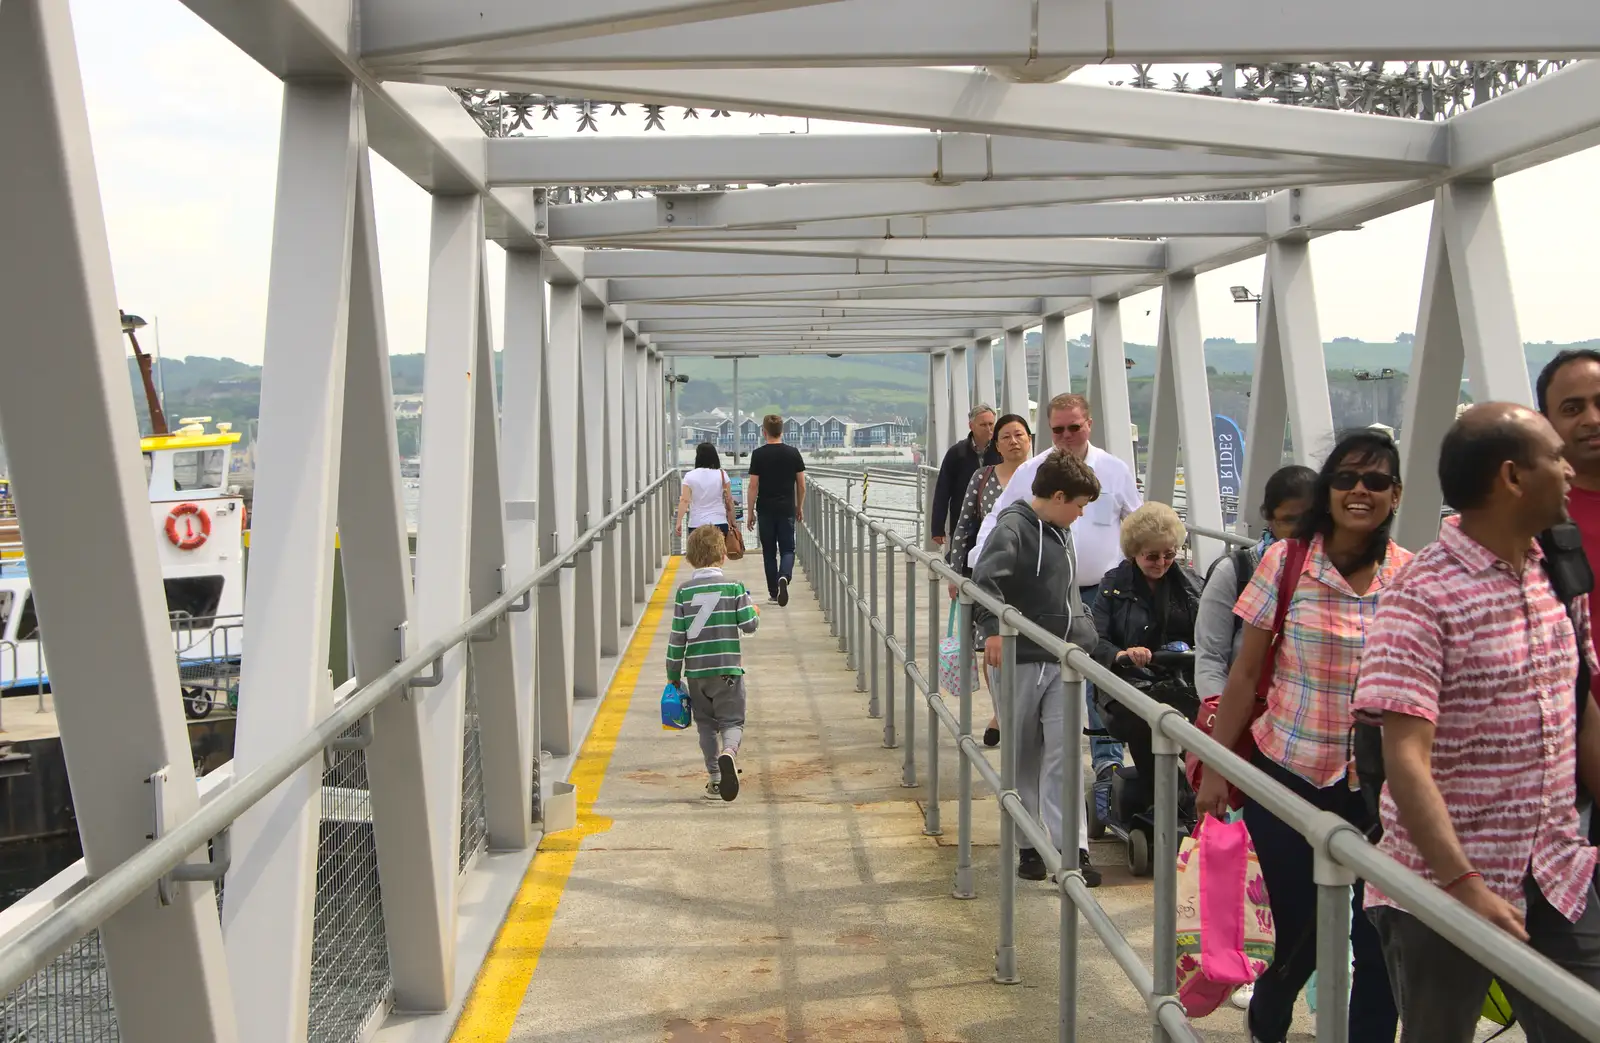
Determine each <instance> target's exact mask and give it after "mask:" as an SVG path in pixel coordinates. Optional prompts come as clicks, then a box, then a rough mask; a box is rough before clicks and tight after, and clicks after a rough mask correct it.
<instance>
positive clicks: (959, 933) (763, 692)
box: [454, 555, 1311, 1043]
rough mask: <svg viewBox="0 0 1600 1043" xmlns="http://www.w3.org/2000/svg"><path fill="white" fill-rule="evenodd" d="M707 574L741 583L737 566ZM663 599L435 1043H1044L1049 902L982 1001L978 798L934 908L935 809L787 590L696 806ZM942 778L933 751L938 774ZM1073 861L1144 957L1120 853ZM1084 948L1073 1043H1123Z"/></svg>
mask: <svg viewBox="0 0 1600 1043" xmlns="http://www.w3.org/2000/svg"><path fill="white" fill-rule="evenodd" d="M682 567H683V568H687V564H686V563H682ZM670 568H671V567H670V566H669V572H670ZM729 571H730V572H731V573H732V574H733V575H735V576H738V577H739V578H740V579H742V580H744V581H745V583H746V584H747V585H753V586H755V587H756V588H757V589H759V587H760V586H761V580H760V574H761V562H760V558H759V556H758V555H753V556H751V557H747V558H745V559H744V560H743V561H741V562H737V563H730V566H729ZM680 575H681V574H680ZM667 579H668V582H667V583H664V584H663V585H662V587H661V588H659V589H658V593H657V595H656V597H655V598H654V599H653V600H652V604H651V611H650V612H649V613H647V615H646V616H645V618H644V620H643V625H642V626H641V627H640V629H639V630H638V631H637V632H636V634H635V637H634V641H633V644H632V646H631V647H630V648H629V649H628V652H627V656H626V658H625V659H624V662H623V666H622V668H621V670H620V671H619V672H618V676H617V679H616V681H614V682H613V685H612V688H611V691H610V692H609V693H608V695H607V701H606V704H605V705H604V706H602V708H601V711H600V714H599V716H598V717H597V718H596V721H595V725H594V729H593V730H592V731H591V733H590V737H589V739H588V741H587V743H586V744H585V746H584V748H583V750H582V752H581V753H580V755H579V759H578V762H577V765H576V766H575V769H574V773H573V778H574V780H575V781H576V782H577V783H578V785H579V799H580V804H579V812H580V818H579V823H578V828H577V829H576V830H574V831H570V832H567V833H562V834H553V835H551V836H550V837H548V838H547V839H546V840H545V842H544V845H543V847H542V848H541V851H540V853H539V854H538V856H536V857H535V859H534V862H533V865H532V868H531V870H530V872H529V874H528V877H527V880H526V881H525V883H524V884H523V887H522V892H521V894H520V895H519V896H518V900H517V904H516V905H515V906H514V907H513V909H512V910H511V912H510V913H509V915H508V917H507V922H506V926H505V927H504V928H503V929H502V933H501V936H500V938H499V940H498V941H497V943H496V947H495V949H494V951H493V954H492V955H491V956H490V958H489V960H488V961H487V962H486V963H485V967H484V971H483V974H482V975H481V976H480V979H479V981H478V983H477V985H476V986H475V989H474V992H473V995H472V998H471V999H470V1000H469V1001H468V1006H467V1009H466V1012H465V1013H464V1014H463V1016H462V1019H461V1021H460V1023H459V1025H458V1027H457V1030H456V1034H455V1037H454V1038H455V1040H456V1041H457V1043H501V1041H504V1040H515V1041H527V1043H531V1041H534V1040H537V1041H539V1043H587V1041H592V1040H609V1041H615V1043H712V1041H715V1043H822V1041H830V1043H833V1041H837V1043H958V1041H962V1043H964V1041H978V1040H982V1041H1000V1040H1046V1039H1054V1038H1055V1036H1056V1004H1055V978H1056V952H1057V948H1056V923H1057V914H1056V898H1055V896H1054V891H1053V889H1052V888H1051V887H1050V886H1049V885H1046V884H1027V883H1024V884H1022V885H1021V887H1020V888H1019V908H1018V916H1017V930H1018V950H1019V951H1018V963H1019V966H1020V968H1021V972H1022V978H1023V984H1022V985H1021V986H1020V987H1003V986H999V985H996V984H994V982H993V981H992V979H991V975H992V972H993V969H994V960H993V950H994V934H995V894H996V887H995V873H996V868H997V867H996V865H995V854H996V833H997V830H998V823H999V818H998V815H997V814H996V811H995V804H994V801H993V800H992V799H984V800H982V801H981V802H980V803H979V804H978V807H977V809H976V814H975V821H974V844H975V847H977V849H978V850H977V851H976V852H975V859H974V861H975V863H976V870H977V890H978V897H977V899H976V900H974V901H966V902H963V901H956V900H955V899H952V898H950V897H949V894H950V883H951V872H952V869H953V867H954V865H955V852H954V843H955V827H954V823H955V820H956V815H955V808H954V802H953V801H951V802H950V803H949V804H948V805H947V814H945V815H944V821H945V822H946V823H947V824H948V833H949V835H948V836H947V837H937V838H935V837H925V836H923V835H922V823H923V818H922V810H921V799H922V797H923V795H924V794H925V793H926V789H925V787H919V788H917V789H903V788H902V787H901V785H900V768H899V755H898V754H897V753H895V752H891V751H889V750H885V749H884V748H883V743H882V734H883V732H882V725H881V722H879V721H875V720H870V719H868V717H867V715H866V698H867V697H866V696H865V695H864V694H862V693H859V692H857V691H856V690H855V672H854V670H852V669H847V668H846V666H845V657H844V656H843V655H842V654H840V653H839V652H838V651H837V650H836V649H837V645H836V642H835V639H834V638H832V637H830V636H829V633H828V625H827V623H826V622H825V621H824V618H823V616H822V613H821V612H820V611H818V608H817V603H816V601H815V599H814V596H813V593H812V589H811V587H810V586H809V585H808V584H807V583H806V581H805V579H804V578H803V577H797V578H796V582H795V587H794V596H793V600H792V601H791V602H790V604H789V606H788V608H787V609H779V608H777V607H776V606H773V605H764V606H762V608H763V612H762V620H761V630H760V631H759V632H758V633H757V634H756V635H755V636H754V637H750V638H747V639H746V640H745V643H744V649H745V658H746V666H747V669H748V671H749V688H750V708H749V716H748V729H749V730H748V731H747V733H746V738H745V743H744V749H743V756H742V757H741V759H740V760H741V768H742V772H743V778H742V782H743V789H742V791H741V794H740V796H739V799H738V800H737V801H735V802H734V803H733V804H731V805H724V804H720V803H715V804H713V803H708V802H707V801H705V800H704V799H703V798H702V797H701V795H700V790H701V787H702V784H703V781H704V769H703V767H702V766H701V764H700V760H699V748H698V746H697V745H696V743H695V740H694V734H693V732H692V731H691V732H686V733H667V732H664V731H663V730H662V729H661V725H660V718H659V714H658V709H657V700H658V698H659V696H660V693H661V684H662V666H661V664H662V663H663V661H664V659H665V655H666V624H665V622H664V621H662V620H661V617H660V616H659V615H658V613H657V611H656V609H657V607H658V606H663V605H665V603H666V597H667V595H666V593H665V591H666V590H668V589H669V588H670V586H671V585H673V584H675V582H676V578H675V577H674V576H673V575H670V574H669V575H668V576H667ZM977 706H986V703H985V702H984V697H983V696H982V695H980V696H979V698H978V702H977V703H976V704H975V707H977ZM974 712H975V715H977V714H978V712H979V711H978V710H977V709H976V708H975V711H974ZM919 724H920V721H919ZM916 734H917V737H918V741H919V756H920V753H921V748H920V743H921V741H922V737H923V730H922V728H921V727H919V728H918V729H917V731H916ZM955 758H956V751H955V749H954V746H953V745H950V744H947V747H946V749H945V753H944V764H945V767H946V772H947V778H949V777H950V774H951V773H953V768H952V767H951V766H952V765H954V763H955ZM996 762H997V763H998V756H996ZM946 785H947V786H948V785H949V783H948V782H947V783H946ZM1095 848H1096V850H1095V852H1094V859H1095V861H1096V862H1097V863H1101V864H1103V865H1104V866H1105V868H1106V873H1105V884H1104V886H1103V887H1102V888H1100V890H1099V892H1098V897H1100V898H1101V900H1102V901H1103V902H1104V903H1105V905H1106V907H1107V909H1108V911H1110V912H1111V913H1112V915H1113V916H1114V917H1115V919H1116V921H1117V923H1118V924H1119V926H1120V927H1121V928H1122V929H1123V930H1124V931H1125V932H1127V933H1128V934H1129V936H1130V938H1131V939H1132V940H1133V941H1134V943H1135V944H1136V945H1139V946H1141V947H1142V948H1143V949H1144V951H1145V955H1146V958H1147V959H1148V956H1149V948H1148V947H1149V944H1150V927H1151V912H1152V893H1151V887H1150V881H1149V880H1148V879H1143V880H1135V879H1134V878H1132V877H1131V876H1130V875H1129V874H1128V872H1127V869H1126V868H1125V866H1124V865H1123V853H1122V847H1121V845H1120V844H1118V843H1105V844H1096V845H1095ZM1083 952H1084V963H1083V964H1082V967H1083V970H1082V974H1081V988H1082V990H1083V991H1082V993H1081V995H1082V996H1083V1001H1082V1003H1081V1006H1080V1011H1079V1015H1078V1019H1079V1020H1078V1026H1079V1038H1080V1039H1081V1040H1083V1041H1085V1043H1091V1041H1099V1040H1106V1041H1110V1040H1125V1039H1128V1038H1129V1033H1130V1029H1131V1028H1132V1026H1134V1025H1138V1024H1140V1023H1142V1022H1143V1021H1144V1020H1145V1019H1146V1018H1147V1017H1148V1015H1147V1014H1146V1013H1145V1007H1144V1004H1143V1002H1142V1001H1141V1000H1140V999H1139V997H1138V996H1137V994H1136V993H1135V992H1134V990H1133V988H1132V987H1131V986H1130V985H1129V984H1128V982H1127V980H1126V978H1124V977H1123V975H1122V974H1121V972H1120V971H1119V970H1118V969H1117V968H1116V966H1115V965H1114V964H1112V962H1111V961H1110V959H1109V958H1108V957H1106V956H1105V954H1104V951H1103V950H1102V949H1101V948H1100V946H1099V944H1098V943H1097V942H1096V941H1094V940H1093V939H1092V937H1086V938H1085V941H1084V949H1083ZM524 989H525V990H526V991H525V993H524ZM1304 1013H1305V1012H1304V1009H1303V1008H1302V1014H1304ZM1238 1018H1239V1015H1238V1012H1237V1011H1234V1010H1233V1009H1232V1008H1225V1009H1224V1010H1223V1011H1221V1012H1219V1013H1218V1014H1216V1015H1214V1016H1213V1017H1212V1018H1210V1019H1208V1020H1207V1021H1205V1022H1201V1023H1200V1024H1201V1025H1202V1026H1204V1027H1205V1028H1208V1029H1210V1032H1208V1038H1214V1039H1224V1040H1225V1039H1231V1038H1234V1037H1235V1036H1239V1035H1240V1033H1239V1031H1238ZM1304 1030H1305V1032H1306V1033H1308V1035H1307V1036H1305V1037H1304V1038H1310V1037H1309V1033H1310V1031H1311V1023H1310V1019H1309V1017H1307V1018H1306V1019H1305V1025H1304Z"/></svg>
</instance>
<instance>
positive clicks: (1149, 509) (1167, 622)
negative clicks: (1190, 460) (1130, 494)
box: [1094, 502, 1201, 800]
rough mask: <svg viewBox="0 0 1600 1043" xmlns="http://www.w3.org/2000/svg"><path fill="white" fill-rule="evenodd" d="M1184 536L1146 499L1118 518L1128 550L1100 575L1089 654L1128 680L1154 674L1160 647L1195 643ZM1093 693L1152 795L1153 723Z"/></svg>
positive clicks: (1195, 610) (1192, 584) (1194, 595)
mask: <svg viewBox="0 0 1600 1043" xmlns="http://www.w3.org/2000/svg"><path fill="white" fill-rule="evenodd" d="M1187 535H1188V533H1187V531H1186V530H1185V529H1184V527H1183V522H1182V521H1180V520H1179V519H1178V514H1177V512H1176V511H1174V510H1173V509H1172V508H1171V507H1169V506H1167V505H1166V504H1164V503H1154V502H1152V503H1147V504H1145V505H1144V506H1142V507H1140V508H1138V509H1137V510H1135V511H1134V512H1133V513H1132V514H1130V515H1128V516H1127V517H1126V518H1124V519H1123V520H1122V553H1123V554H1125V555H1127V557H1126V559H1124V560H1123V561H1122V562H1121V563H1120V564H1118V565H1117V566H1116V567H1115V568H1113V569H1112V570H1111V571H1110V572H1108V573H1106V575H1105V578H1104V579H1102V580H1101V581H1100V593H1099V595H1098V597H1097V598H1096V599H1095V604H1094V626H1095V629H1096V630H1097V631H1098V632H1099V634H1100V640H1099V643H1098V644H1097V645H1096V646H1095V650H1094V658H1095V661H1096V662H1098V663H1100V664H1101V665H1103V666H1106V667H1108V668H1110V669H1112V670H1115V671H1116V672H1117V673H1119V674H1121V675H1123V676H1124V677H1127V678H1128V680H1129V681H1131V682H1135V683H1138V682H1140V681H1149V680H1153V679H1154V677H1155V675H1153V674H1152V673H1151V672H1150V671H1149V669H1148V668H1149V666H1150V660H1151V658H1152V656H1153V655H1154V654H1155V653H1156V652H1157V651H1160V650H1161V649H1162V648H1164V647H1168V646H1174V645H1177V644H1180V643H1181V644H1182V645H1183V647H1185V648H1192V647H1193V645H1194V625H1195V619H1196V617H1197V616H1198V615H1199V611H1200V591H1201V583H1200V580H1199V579H1198V578H1197V577H1196V576H1195V575H1194V573H1193V572H1191V571H1189V569H1188V568H1187V567H1185V566H1183V565H1179V564H1177V561H1178V548H1179V547H1181V546H1183V541H1184V539H1185V538H1186V537H1187ZM1141 687H1142V686H1141ZM1095 696H1096V698H1097V700H1098V702H1099V709H1100V716H1101V719H1102V720H1104V721H1105V723H1106V729H1107V730H1108V731H1110V732H1111V733H1112V735H1113V736H1115V737H1116V738H1119V739H1121V740H1122V741H1123V742H1125V743H1127V745H1128V752H1129V753H1130V754H1131V755H1132V757H1133V764H1134V767H1135V768H1136V769H1137V770H1138V772H1139V780H1140V788H1141V790H1142V791H1143V792H1144V794H1145V795H1146V796H1147V797H1149V799H1151V800H1153V799H1154V797H1153V795H1152V794H1151V791H1150V780H1151V779H1152V778H1153V777H1154V772H1155V755H1154V754H1153V753H1152V752H1151V748H1150V743H1151V740H1150V726H1149V725H1148V724H1146V723H1145V722H1144V719H1143V718H1141V717H1139V716H1138V715H1136V714H1135V713H1134V712H1133V711H1132V710H1129V709H1127V708H1125V707H1124V706H1122V704H1121V703H1118V702H1117V701H1116V700H1115V699H1112V698H1111V697H1110V696H1109V695H1108V694H1106V693H1104V692H1101V691H1100V690H1099V689H1098V688H1097V689H1096V691H1095Z"/></svg>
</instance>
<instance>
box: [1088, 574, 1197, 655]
mask: <svg viewBox="0 0 1600 1043" xmlns="http://www.w3.org/2000/svg"><path fill="white" fill-rule="evenodd" d="M1159 585H1160V586H1161V587H1162V588H1164V590H1165V594H1166V602H1167V612H1166V627H1165V628H1162V627H1161V625H1160V619H1159V615H1160V613H1159V611H1158V609H1157V604H1156V602H1157V592H1156V591H1155V590H1154V589H1153V588H1152V587H1151V584H1150V581H1149V580H1147V579H1145V578H1144V573H1142V572H1140V571H1139V566H1138V565H1136V564H1134V563H1133V562H1132V561H1123V562H1122V563H1121V564H1120V565H1118V566H1117V567H1116V568H1114V569H1112V570H1111V571H1110V572H1108V573H1106V575H1105V578H1104V579H1102V580H1101V581H1100V593H1099V594H1098V595H1097V596H1096V597H1095V603H1094V628H1095V630H1096V631H1097V632H1098V633H1099V635H1100V637H1099V641H1098V642H1096V644H1095V648H1094V659H1095V662H1097V663H1099V664H1100V665H1101V666H1105V667H1109V668H1111V669H1117V662H1116V659H1117V653H1118V652H1121V651H1122V650H1123V649H1125V648H1138V647H1144V648H1148V649H1150V651H1152V652H1154V651H1156V650H1157V649H1159V648H1160V647H1161V646H1162V645H1164V644H1166V643H1167V642H1168V641H1183V642H1185V643H1186V644H1189V645H1193V644H1194V621H1195V617H1196V616H1197V615H1198V614H1199V611H1200V580H1199V579H1198V578H1197V577H1196V576H1195V574H1194V573H1192V572H1190V571H1189V570H1188V569H1187V568H1185V567H1184V566H1182V565H1173V566H1172V568H1170V569H1168V570H1167V574H1166V575H1165V576H1162V577H1161V580H1160V584H1159Z"/></svg>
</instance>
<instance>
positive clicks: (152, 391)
mask: <svg viewBox="0 0 1600 1043" xmlns="http://www.w3.org/2000/svg"><path fill="white" fill-rule="evenodd" d="M117 316H118V317H119V318H120V320H121V322H122V332H123V333H124V334H126V335H127V337H128V341H129V342H130V343H131V344H132V345H133V357H134V359H135V360H137V361H138V363H139V376H140V377H142V378H143V379H144V401H145V406H146V407H147V408H148V409H149V410H150V433H151V434H152V435H155V436H157V437H159V436H161V435H165V434H169V433H170V432H169V431H168V430H167V414H166V413H165V412H164V411H163V410H162V408H161V396H160V395H158V394H156V382H155V378H154V376H152V374H151V371H150V356H149V355H146V354H145V353H144V350H143V349H142V348H140V347H139V338H138V336H137V335H136V334H135V333H134V331H135V330H142V329H144V327H145V326H146V323H145V321H144V319H142V318H140V317H139V316H137V315H129V314H128V313H127V312H125V311H123V310H122V309H121V308H118V309H117Z"/></svg>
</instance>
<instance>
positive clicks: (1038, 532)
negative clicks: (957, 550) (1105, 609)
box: [972, 500, 1095, 663]
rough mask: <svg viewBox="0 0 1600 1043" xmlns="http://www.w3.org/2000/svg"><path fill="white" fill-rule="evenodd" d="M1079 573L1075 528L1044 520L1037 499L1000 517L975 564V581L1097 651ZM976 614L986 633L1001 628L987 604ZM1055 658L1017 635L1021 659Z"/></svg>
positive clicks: (1061, 634) (977, 607) (1045, 660)
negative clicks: (1036, 511)
mask: <svg viewBox="0 0 1600 1043" xmlns="http://www.w3.org/2000/svg"><path fill="white" fill-rule="evenodd" d="M1076 572H1077V566H1076V558H1075V557H1074V556H1073V552H1072V533H1070V532H1069V531H1067V530H1066V529H1063V528H1060V527H1058V526H1055V525H1051V524H1050V523H1048V522H1044V521H1041V520H1040V519H1039V516H1038V515H1037V514H1034V513H1033V506H1032V504H1030V503H1028V502H1027V501H1026V500H1020V501H1018V502H1016V503H1014V504H1012V505H1011V506H1010V507H1007V508H1006V509H1005V510H1003V511H1001V512H1000V517H999V518H997V519H996V520H995V527H994V531H993V532H991V533H990V534H989V540H988V542H987V543H985V544H984V545H983V554H982V555H980V556H979V558H978V563H977V565H975V566H974V567H973V569H972V581H973V582H974V583H976V584H978V586H980V587H982V588H983V589H984V590H985V591H987V592H988V593H990V594H993V595H995V596H996V597H999V598H1003V599H1004V600H1005V602H1006V604H1008V605H1010V606H1011V607H1013V608H1015V609H1016V610H1017V611H1019V612H1021V613H1022V614H1023V616H1025V617H1026V618H1027V619H1028V620H1030V621H1031V622H1034V623H1037V624H1038V625H1039V626H1041V627H1043V628H1044V629H1046V630H1048V631H1050V633H1052V634H1054V635H1056V636H1057V637H1065V638H1066V639H1067V640H1069V641H1071V642H1072V643H1073V644H1075V645H1077V646H1078V647H1080V648H1082V649H1083V650H1084V651H1086V652H1092V651H1093V650H1094V641H1095V632H1094V624H1093V623H1092V622H1091V621H1090V619H1089V617H1088V616H1086V615H1085V614H1084V611H1083V602H1082V601H1081V600H1080V599H1079V596H1078V584H1077V579H1076V575H1075V573H1076ZM972 618H973V621H974V622H975V623H976V624H977V626H978V629H979V630H980V631H981V632H982V633H983V636H984V637H985V638H990V637H994V636H995V635H996V634H998V633H1000V619H999V617H998V616H996V615H994V614H993V613H991V612H990V611H989V610H988V609H986V608H984V607H983V606H982V605H976V604H975V605H973V606H972ZM1069 626H1070V630H1069ZM1055 661H1056V657H1055V656H1054V655H1052V654H1051V653H1049V652H1046V651H1045V650H1044V649H1042V648H1040V647H1039V646H1038V645H1036V644H1034V643H1033V642H1032V641H1029V640H1028V639H1027V638H1026V637H1018V638H1017V662H1019V663H1053V662H1055Z"/></svg>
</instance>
